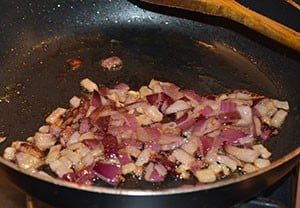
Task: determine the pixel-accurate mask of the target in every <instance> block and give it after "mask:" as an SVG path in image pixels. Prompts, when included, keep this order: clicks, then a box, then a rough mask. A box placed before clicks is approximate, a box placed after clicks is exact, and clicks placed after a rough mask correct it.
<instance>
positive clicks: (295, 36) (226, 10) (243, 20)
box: [142, 0, 300, 52]
mask: <svg viewBox="0 0 300 208" xmlns="http://www.w3.org/2000/svg"><path fill="white" fill-rule="evenodd" d="M142 1H145V2H148V3H152V4H157V5H162V6H168V7H175V8H180V9H186V10H190V11H195V12H201V13H204V14H208V15H214V16H220V17H225V18H228V19H231V20H233V21H236V22H238V23H240V24H242V25H245V26H247V27H249V28H251V29H253V30H255V31H257V32H259V33H261V34H263V35H265V36H267V37H269V38H271V39H273V40H276V41H277V42H280V43H281V44H283V45H285V46H288V47H290V48H292V49H294V50H296V51H299V52H300V33H299V32H297V31H295V30H293V29H291V28H289V27H287V26H284V25H282V24H280V23H278V22H276V21H274V20H272V19H270V18H268V17H265V16H263V15H261V14H259V13H257V12H254V11H252V10H251V9H248V8H246V7H244V6H243V5H241V4H239V3H238V2H236V1H235V0H184V1H182V0H142Z"/></svg>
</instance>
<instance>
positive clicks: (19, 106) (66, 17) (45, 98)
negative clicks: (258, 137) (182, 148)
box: [0, 0, 300, 207]
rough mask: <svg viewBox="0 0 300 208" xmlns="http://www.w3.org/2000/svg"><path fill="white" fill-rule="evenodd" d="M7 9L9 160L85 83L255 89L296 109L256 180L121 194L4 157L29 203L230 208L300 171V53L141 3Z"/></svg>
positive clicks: (2, 83)
mask: <svg viewBox="0 0 300 208" xmlns="http://www.w3.org/2000/svg"><path fill="white" fill-rule="evenodd" d="M1 4H2V5H1V8H0V15H1V18H0V27H1V28H0V33H1V37H0V46H1V47H0V48H1V49H0V60H1V76H0V97H1V99H0V115H1V116H0V134H1V135H0V136H6V137H7V140H6V141H5V142H3V143H2V144H1V145H0V153H1V155H2V153H3V150H4V149H5V147H7V146H8V145H10V143H11V142H12V141H14V140H16V139H21V140H22V139H25V138H26V137H27V136H29V135H32V134H33V133H34V132H35V131H36V130H37V128H38V127H39V126H40V125H41V124H42V123H43V122H44V121H43V119H44V118H45V117H46V116H47V115H48V114H49V113H50V112H51V111H52V110H53V109H55V108H56V107H57V106H62V107H67V106H68V100H69V99H70V98H71V97H72V96H73V95H77V96H81V89H80V86H79V82H80V80H81V79H83V78H86V77H89V78H90V79H92V80H93V81H95V82H97V83H99V84H103V85H107V86H109V87H112V86H114V85H115V84H117V83H120V82H125V83H128V84H129V85H130V86H131V87H132V88H134V89H136V88H138V87H139V86H141V85H144V84H147V83H148V82H149V81H150V80H151V79H152V78H155V79H158V80H161V81H169V82H174V83H176V84H177V85H179V86H180V87H184V88H187V89H194V90H196V91H197V92H198V93H201V94H211V93H222V92H227V91H230V90H232V89H247V90H250V91H254V92H257V93H260V94H264V95H266V96H270V97H274V98H278V99H281V100H288V101H289V104H290V106H291V107H290V108H291V110H290V113H289V116H288V118H287V121H286V122H285V124H284V126H283V127H282V129H281V130H280V134H279V136H276V137H274V138H272V139H270V140H268V141H266V146H267V147H268V149H269V150H271V151H272V153H273V155H272V161H273V162H272V164H271V165H270V166H269V167H267V168H265V169H262V170H259V171H257V172H255V173H252V174H248V175H243V176H239V177H231V178H228V179H224V180H222V181H219V182H216V183H213V184H206V185H205V184H193V183H192V182H190V181H188V182H182V181H173V180H167V181H166V182H165V183H163V184H149V183H146V182H139V183H137V182H136V181H133V180H128V182H126V183H125V184H123V185H122V186H121V187H119V188H112V187H109V186H107V185H105V184H98V186H95V187H89V186H79V185H76V184H70V183H68V182H64V181H61V180H52V179H48V178H42V177H41V176H35V175H31V174H29V173H27V172H24V171H23V170H20V169H19V168H17V167H16V166H15V165H14V164H12V163H10V162H8V161H6V160H4V159H3V158H0V164H1V169H0V170H1V173H3V174H4V175H5V176H6V177H7V178H9V179H10V180H11V181H12V182H14V183H15V184H16V185H17V186H18V187H20V188H21V189H23V190H24V191H26V192H27V193H29V194H30V195H32V196H34V197H37V198H39V199H41V200H43V201H45V202H47V203H49V204H51V205H54V206H55V207H71V206H75V207H86V206H89V207H171V206H172V207H182V206H186V205H187V204H188V206H189V207H199V206H201V207H230V206H233V205H235V204H238V203H241V202H243V201H245V200H248V199H250V198H252V197H255V196H257V195H258V194H259V193H260V192H262V191H263V190H265V189H267V188H268V187H270V186H271V185H272V184H274V183H275V182H277V181H278V180H280V179H281V178H282V177H283V176H285V175H286V174H287V173H288V172H289V171H290V170H291V169H292V168H293V167H294V166H295V165H296V164H297V163H298V162H299V157H300V156H299V155H300V148H299V143H300V142H299V136H300V128H299V123H300V121H299V119H300V117H299V102H300V83H299V81H298V77H300V70H299V69H300V62H299V53H298V52H296V51H293V50H292V49H289V48H287V47H285V46H282V45H280V44H278V43H276V42H274V41H272V40H270V39H268V38H266V37H264V36H262V35H260V34H257V33H256V32H254V31H252V30H250V29H247V28H246V27H244V26H242V25H240V24H237V23H234V22H232V21H230V20H226V19H224V18H221V17H211V16H208V15H203V14H198V13H193V12H186V11H182V10H176V9H165V8H161V7H155V6H150V5H148V4H143V3H140V2H138V1H131V2H128V1H124V0H114V1H110V0H99V1H90V2H84V1H78V2H73V1H50V2H49V1H44V0H41V1H36V2H31V1H19V0H13V1H9V2H8V1H6V2H2V3H1ZM136 5H138V6H136ZM295 21H296V20H295ZM112 55H116V56H118V57H120V58H121V59H122V60H123V62H124V66H123V68H122V69H121V70H119V71H104V70H103V69H102V68H101V67H100V66H99V61H100V60H101V59H103V58H106V57H109V56H112ZM70 58H80V59H82V60H83V64H82V66H81V67H80V68H79V69H78V70H75V71H73V70H70V68H69V67H68V65H67V64H66V60H68V59H70Z"/></svg>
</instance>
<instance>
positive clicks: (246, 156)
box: [225, 145, 260, 163]
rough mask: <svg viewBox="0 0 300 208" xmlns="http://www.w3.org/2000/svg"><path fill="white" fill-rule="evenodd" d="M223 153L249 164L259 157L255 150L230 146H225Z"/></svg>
mask: <svg viewBox="0 0 300 208" xmlns="http://www.w3.org/2000/svg"><path fill="white" fill-rule="evenodd" d="M225 151H226V152H228V153H229V154H231V155H233V156H235V157H236V158H238V159H239V160H242V161H244V162H249V163H253V162H254V161H255V160H256V159H257V158H258V157H259V155H260V152H259V151H257V150H252V149H247V148H239V147H235V146H232V145H226V146H225Z"/></svg>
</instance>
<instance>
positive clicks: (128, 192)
mask: <svg viewBox="0 0 300 208" xmlns="http://www.w3.org/2000/svg"><path fill="white" fill-rule="evenodd" d="M298 156H300V147H298V148H296V149H295V150H293V151H292V152H290V153H288V154H286V155H285V156H283V157H282V158H280V159H278V160H276V161H273V162H272V163H271V164H270V165H269V166H267V167H265V168H262V169H259V170H257V171H255V172H253V173H249V174H246V175H242V176H239V177H233V178H228V179H224V180H220V181H218V182H214V183H211V184H195V185H189V186H186V187H182V186H179V187H176V188H164V189H158V190H154V189H145V190H142V189H140V190H139V189H122V188H114V187H101V186H91V185H79V184H76V183H72V182H68V181H63V180H61V179H57V178H48V177H43V176H41V175H39V174H37V173H30V172H29V171H26V170H23V169H21V168H20V167H18V166H17V165H16V164H15V163H13V162H11V161H8V160H6V159H4V158H3V157H2V156H1V157H0V164H2V165H5V166H7V167H8V168H11V169H13V170H15V171H18V172H20V173H23V174H25V175H27V176H29V177H33V178H35V179H38V180H41V181H43V182H47V183H50V184H52V185H58V186H61V187H64V188H70V189H76V190H79V191H86V192H94V193H98V194H111V195H122V196H146V197H147V196H164V195H174V194H186V193H191V192H200V191H206V190H210V189H214V188H220V187H224V186H228V185H232V184H235V183H239V182H242V181H246V180H248V179H251V178H254V177H256V176H258V175H261V174H264V173H266V172H268V171H271V170H272V169H275V168H277V167H279V166H281V165H283V164H284V163H286V162H288V161H290V160H292V159H295V158H296V157H298Z"/></svg>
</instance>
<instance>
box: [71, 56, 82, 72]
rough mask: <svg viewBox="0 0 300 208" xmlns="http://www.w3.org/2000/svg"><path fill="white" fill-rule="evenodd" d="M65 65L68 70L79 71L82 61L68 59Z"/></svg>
mask: <svg viewBox="0 0 300 208" xmlns="http://www.w3.org/2000/svg"><path fill="white" fill-rule="evenodd" d="M67 64H68V65H69V67H70V69H72V70H73V71H75V70H77V69H79V67H80V66H81V65H82V60H81V59H78V58H77V59H68V60H67Z"/></svg>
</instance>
